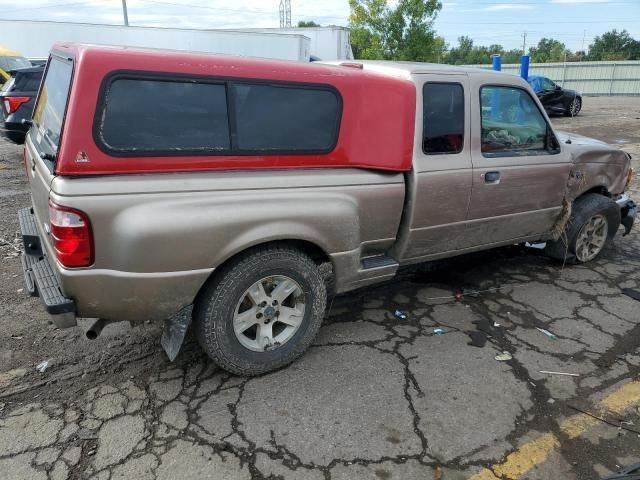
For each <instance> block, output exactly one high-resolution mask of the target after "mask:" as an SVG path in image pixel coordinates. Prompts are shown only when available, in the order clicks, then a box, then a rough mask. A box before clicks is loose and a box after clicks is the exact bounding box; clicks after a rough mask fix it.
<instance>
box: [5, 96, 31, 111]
mask: <svg viewBox="0 0 640 480" xmlns="http://www.w3.org/2000/svg"><path fill="white" fill-rule="evenodd" d="M29 100H31V97H4V108H6V109H7V113H13V112H15V111H16V110H18V108H20V105H22V104H23V103H27V102H28V101H29Z"/></svg>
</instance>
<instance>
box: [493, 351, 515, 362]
mask: <svg viewBox="0 0 640 480" xmlns="http://www.w3.org/2000/svg"><path fill="white" fill-rule="evenodd" d="M493 358H495V359H496V360H497V361H499V362H507V361H509V360H511V359H512V358H513V357H512V356H511V354H510V353H509V352H507V351H504V352H502V353H499V354H497V355H496V356H495V357H493Z"/></svg>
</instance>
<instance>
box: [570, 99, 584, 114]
mask: <svg viewBox="0 0 640 480" xmlns="http://www.w3.org/2000/svg"><path fill="white" fill-rule="evenodd" d="M581 106H582V104H581V102H580V100H579V99H578V98H574V99H573V102H571V115H572V116H576V115H577V114H578V113H579V112H580V107H581Z"/></svg>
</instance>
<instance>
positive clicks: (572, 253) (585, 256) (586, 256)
mask: <svg viewBox="0 0 640 480" xmlns="http://www.w3.org/2000/svg"><path fill="white" fill-rule="evenodd" d="M619 226H620V209H619V208H618V205H616V203H615V202H614V201H613V200H611V199H610V198H609V197H605V196H604V195H600V194H597V193H588V194H586V195H583V196H582V197H580V198H578V199H577V200H576V201H575V202H574V204H573V209H572V211H571V217H570V218H569V222H568V223H567V226H566V227H565V231H564V235H563V236H562V238H560V239H559V240H556V241H550V242H547V246H546V247H545V252H546V253H547V254H548V255H549V256H550V257H553V258H556V259H558V260H563V261H571V262H573V263H585V262H589V261H591V260H593V259H594V258H596V257H597V256H598V255H599V254H600V252H601V251H602V249H603V248H604V247H605V245H606V244H607V242H608V241H609V240H610V239H612V238H613V236H614V235H615V234H616V231H617V230H618V227H619Z"/></svg>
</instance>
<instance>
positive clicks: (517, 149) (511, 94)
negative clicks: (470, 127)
mask: <svg viewBox="0 0 640 480" xmlns="http://www.w3.org/2000/svg"><path fill="white" fill-rule="evenodd" d="M480 107H481V110H482V153H483V154H484V155H485V156H517V155H521V154H529V155H535V154H549V153H556V151H557V149H558V144H557V141H556V139H555V138H554V136H553V134H552V133H551V130H550V129H549V127H548V125H547V122H546V121H545V119H544V117H543V116H542V113H540V110H539V109H538V107H537V105H536V103H535V102H534V101H533V99H532V98H531V96H530V95H529V93H528V92H527V91H525V90H523V89H520V88H516V87H507V86H493V85H492V86H486V87H482V88H481V89H480Z"/></svg>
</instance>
